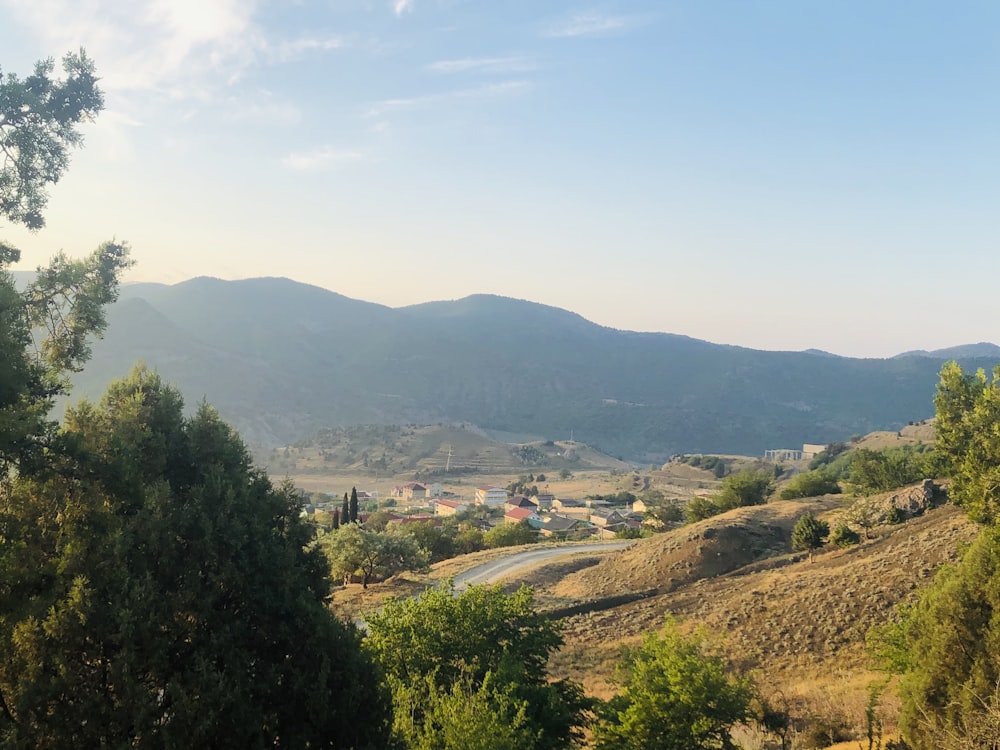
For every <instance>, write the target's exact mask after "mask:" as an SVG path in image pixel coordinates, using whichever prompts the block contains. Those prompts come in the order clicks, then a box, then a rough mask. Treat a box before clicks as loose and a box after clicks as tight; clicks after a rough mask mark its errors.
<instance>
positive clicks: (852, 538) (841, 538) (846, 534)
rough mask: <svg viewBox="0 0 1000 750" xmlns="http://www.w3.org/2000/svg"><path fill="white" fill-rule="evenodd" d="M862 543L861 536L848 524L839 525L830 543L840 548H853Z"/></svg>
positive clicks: (831, 536)
mask: <svg viewBox="0 0 1000 750" xmlns="http://www.w3.org/2000/svg"><path fill="white" fill-rule="evenodd" d="M860 541H861V535H860V534H858V532H856V531H855V530H854V529H852V528H851V527H850V526H848V525H847V524H846V523H841V524H838V525H837V527H836V528H835V529H834V530H833V533H832V534H831V535H830V542H831V543H833V544H836V545H837V546H838V547H853V546H854V545H855V544H858V543H859V542H860Z"/></svg>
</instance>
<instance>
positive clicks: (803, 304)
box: [0, 0, 1000, 356]
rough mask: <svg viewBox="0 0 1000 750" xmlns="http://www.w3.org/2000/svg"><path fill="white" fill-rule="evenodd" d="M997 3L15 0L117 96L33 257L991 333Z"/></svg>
mask: <svg viewBox="0 0 1000 750" xmlns="http://www.w3.org/2000/svg"><path fill="white" fill-rule="evenodd" d="M998 35H1000V6H997V5H996V4H994V3H991V2H981V3H975V2H964V3H947V4H946V3H922V2H902V1H900V2H847V1H845V2H837V3H831V2H824V3H820V2H809V1H807V0H799V1H796V2H712V1H711V0H698V1H697V2H695V1H694V0H691V1H690V2H668V1H667V0H661V1H659V2H640V1H636V2H627V1H624V0H623V1H621V2H597V3H589V4H588V3H576V2H561V1H558V0H553V1H552V2H538V1H537V0H535V1H534V2H527V1H519V0H505V1H504V2H487V1H486V0H327V1H326V2H309V1H308V0H301V1H298V2H296V1H293V0H289V1H286V2H251V1H249V0H247V1H240V0H0V50H3V52H2V59H0V66H2V69H3V70H4V72H14V73H17V74H19V75H24V74H25V73H27V72H28V71H29V70H30V67H31V64H32V63H33V61H34V60H36V59H38V58H41V57H47V56H56V57H59V56H61V55H62V54H63V53H64V52H66V51H69V50H72V49H76V48H78V47H80V46H84V47H85V48H86V49H87V51H88V53H89V54H90V56H91V57H93V58H94V60H95V62H96V64H97V67H98V72H99V75H101V76H102V79H103V80H102V85H103V87H104V89H105V91H106V97H107V109H106V111H105V112H103V113H102V114H101V115H100V117H99V118H98V120H97V121H96V122H95V123H94V124H92V125H88V126H87V127H86V130H85V133H86V146H85V148H84V149H83V150H82V151H79V152H78V153H76V154H75V156H74V160H73V164H72V166H71V167H70V171H69V172H68V173H67V175H66V176H65V177H64V178H63V180H62V181H61V182H60V183H59V184H58V185H57V186H55V188H54V189H53V190H52V191H51V200H50V204H49V209H48V212H47V219H48V225H47V227H46V228H45V229H43V230H42V231H41V232H38V233H36V234H28V233H26V232H23V231H20V230H19V229H18V228H16V227H10V226H5V227H0V230H2V232H3V235H4V237H5V238H7V239H8V240H10V241H13V242H15V243H16V244H18V245H19V246H20V247H22V248H23V250H24V252H25V255H24V257H25V261H26V262H25V263H24V264H23V266H24V267H31V266H34V265H36V264H38V263H41V262H43V261H44V260H45V259H46V258H47V257H48V256H49V255H51V254H52V253H53V252H54V251H56V250H58V249H65V250H66V251H67V252H69V253H71V254H82V253H85V252H88V251H89V250H91V249H93V247H95V246H96V245H97V244H99V243H100V242H101V241H103V240H104V239H109V238H111V237H115V238H117V239H120V240H127V241H129V242H130V243H131V245H132V247H133V250H134V255H135V258H136V260H137V261H138V263H137V265H136V267H135V269H134V270H133V271H132V272H131V278H133V279H136V280H156V281H165V282H171V283H172V282H176V281H181V280H183V279H186V278H190V277H192V276H198V275H211V276H219V277H222V278H243V277H251V276H287V277H290V278H293V279H297V280H300V281H305V282H309V283H313V284H316V285H319V286H323V287H326V288H329V289H332V290H334V291H337V292H340V293H342V294H345V295H348V296H350V297H355V298H358V299H365V300H370V301H375V302H381V303H385V304H388V305H391V306H400V305H405V304H412V303H416V302H423V301H428V300H437V299H456V298H459V297H463V296H466V295H468V294H472V293H479V292H486V293H495V294H502V295H507V296H512V297H518V298H524V299H529V300H533V301H537V302H543V303H546V304H550V305H555V306H558V307H563V308H566V309H569V310H573V311H575V312H578V313H580V314H581V315H583V316H584V317H586V318H588V319H590V320H593V321H595V322H597V323H601V324H603V325H609V326H613V327H617V328H623V329H630V330H643V331H667V332H672V333H681V334H686V335H689V336H694V337H697V338H703V339H708V340H711V341H716V342H720V343H730V344H739V345H743V346H751V347H755V348H761V349H805V348H810V347H814V348H820V349H826V350H828V351H832V352H835V353H838V354H846V355H852V356H891V355H893V354H895V353H898V352H900V351H903V350H908V349H915V348H938V347H943V346H951V345H955V344H959V343H969V342H974V341H980V340H993V341H997V340H1000V336H998V334H997V331H996V324H995V322H994V321H995V311H994V306H993V305H992V301H993V299H994V296H995V289H994V287H995V285H996V281H995V277H996V275H997V274H996V271H997V266H998V263H1000V261H998V260H997V252H996V249H997V247H998V239H1000V236H998V235H1000V212H998V210H997V207H998V205H1000V181H998V175H1000V169H998V167H1000V127H998V125H1000V122H998V119H1000V116H998V115H1000V107H998V96H1000V94H998V88H997V85H996V84H997V80H998V75H997V74H998V72H1000V66H998V64H1000V52H998V50H1000V45H998V44H997V37H998Z"/></svg>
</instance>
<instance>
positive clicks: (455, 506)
mask: <svg viewBox="0 0 1000 750" xmlns="http://www.w3.org/2000/svg"><path fill="white" fill-rule="evenodd" d="M468 509H469V506H468V505H467V504H466V503H460V502H458V501H457V500H438V501H437V502H436V503H434V513H435V515H438V516H453V515H455V514H456V513H461V512H462V511H465V510H468Z"/></svg>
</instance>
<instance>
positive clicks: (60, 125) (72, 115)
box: [0, 50, 104, 229]
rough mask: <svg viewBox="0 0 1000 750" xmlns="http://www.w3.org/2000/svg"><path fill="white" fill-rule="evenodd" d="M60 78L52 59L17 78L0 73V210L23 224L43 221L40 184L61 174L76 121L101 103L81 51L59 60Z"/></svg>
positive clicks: (75, 138) (76, 141)
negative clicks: (0, 159) (0, 164)
mask: <svg viewBox="0 0 1000 750" xmlns="http://www.w3.org/2000/svg"><path fill="white" fill-rule="evenodd" d="M62 67H63V70H64V71H65V73H66V78H65V79H62V80H60V79H55V78H53V77H52V73H53V71H54V70H55V63H54V61H53V60H52V59H48V60H42V61H40V62H38V63H36V64H35V70H34V72H33V73H32V74H31V75H30V76H28V77H27V78H24V79H23V80H22V79H19V78H18V77H17V76H15V75H13V74H11V73H8V74H7V75H6V76H0V151H2V152H3V154H4V159H3V168H2V169H0V215H2V216H5V217H6V218H7V219H9V220H10V221H13V222H15V223H17V224H24V225H25V226H26V227H28V228H29V229H39V228H41V227H42V226H44V225H45V220H44V218H43V217H42V210H43V209H44V208H45V204H46V203H47V202H48V194H47V193H46V190H45V188H46V186H47V185H48V184H49V183H55V182H58V181H59V178H60V177H62V174H63V172H64V171H65V170H66V168H67V167H68V166H69V151H70V149H71V148H73V147H76V146H79V145H80V143H81V142H82V141H83V138H82V136H81V135H80V132H79V130H78V128H77V125H78V124H79V123H80V122H82V121H85V120H90V119H92V118H93V117H94V116H95V115H96V114H97V113H98V112H100V111H101V110H102V109H103V108H104V96H103V94H102V93H101V90H100V89H99V88H98V86H97V76H96V75H95V73H94V64H93V62H92V61H91V60H90V59H89V58H88V57H87V56H86V54H85V53H84V52H83V50H81V51H80V52H78V53H73V54H69V55H66V56H65V57H64V58H63V59H62Z"/></svg>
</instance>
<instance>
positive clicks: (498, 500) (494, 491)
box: [476, 487, 507, 508]
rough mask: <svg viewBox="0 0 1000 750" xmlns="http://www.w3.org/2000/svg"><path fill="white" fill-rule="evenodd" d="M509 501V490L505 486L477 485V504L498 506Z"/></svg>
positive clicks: (491, 506)
mask: <svg viewBox="0 0 1000 750" xmlns="http://www.w3.org/2000/svg"><path fill="white" fill-rule="evenodd" d="M506 502H507V490H505V489H504V488H503V487H477V488H476V505H485V506H487V507H490V508H496V507H499V506H501V505H503V504H504V503H506Z"/></svg>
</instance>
